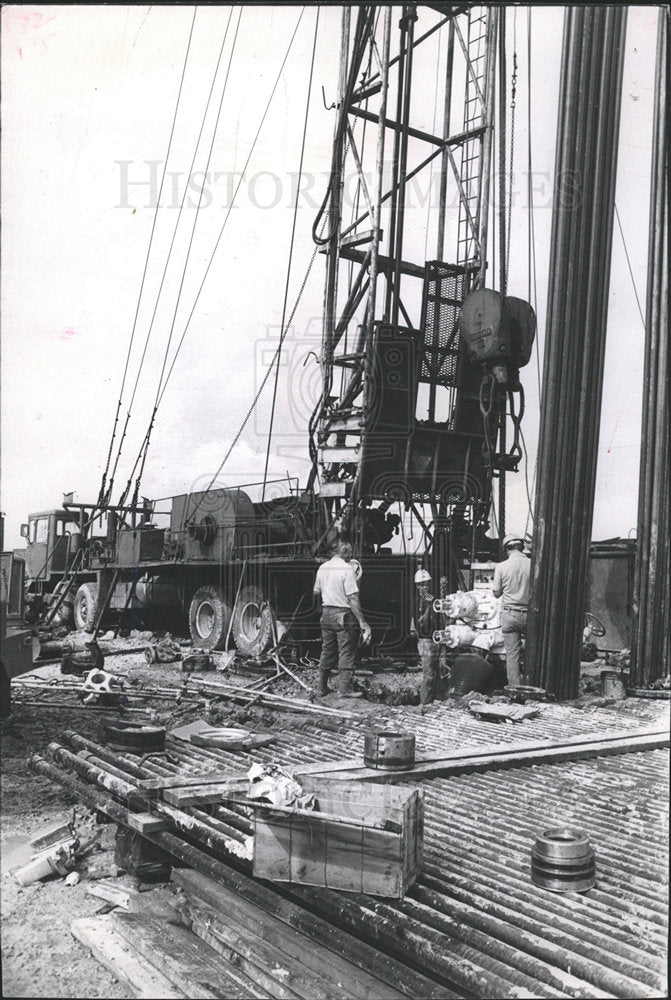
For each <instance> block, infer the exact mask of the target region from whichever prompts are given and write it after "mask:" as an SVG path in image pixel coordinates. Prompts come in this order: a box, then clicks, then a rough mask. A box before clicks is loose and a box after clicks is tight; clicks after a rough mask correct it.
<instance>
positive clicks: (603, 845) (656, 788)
mask: <svg viewBox="0 0 671 1000" xmlns="http://www.w3.org/2000/svg"><path fill="white" fill-rule="evenodd" d="M68 742H70V743H71V745H72V746H77V747H81V748H84V749H87V750H89V751H90V754H91V756H89V757H88V760H83V761H82V762H81V763H80V765H79V768H80V774H81V775H82V776H84V775H86V777H87V778H88V780H92V779H93V780H95V782H96V785H98V786H101V787H104V788H108V787H113V788H115V789H116V791H117V793H122V792H123V791H124V788H123V786H120V785H113V786H109V785H107V784H106V783H105V782H106V781H108V780H109V781H113V782H114V781H118V780H125V781H126V783H127V784H128V785H135V787H136V782H137V780H138V779H140V778H141V777H150V776H152V775H155V774H159V773H161V771H165V770H173V773H174V768H175V765H172V768H169V767H167V765H166V766H164V765H163V764H161V763H159V762H158V761H156V760H147V761H146V762H145V763H143V764H141V765H137V764H133V763H132V762H130V761H124V762H123V763H120V762H118V760H117V758H116V756H115V755H112V754H109V751H105V750H104V748H98V747H97V746H96V744H92V743H91V741H86V742H85V741H83V739H82V738H81V737H78V738H74V739H73V737H70V738H69V740H68ZM105 753H107V754H108V755H109V758H110V761H109V762H110V764H111V765H112V768H114V767H117V768H118V769H119V770H121V771H125V772H126V778H125V779H119V778H118V776H117V775H115V774H114V773H113V772H112V770H111V769H110V770H109V773H108V776H107V778H106V779H104V780H101V778H100V776H99V775H97V774H96V773H95V771H91V770H89V771H86V770H85V768H87V767H88V768H91V766H92V759H93V758H96V757H97V758H98V759H99V760H100V759H102V757H103V754H105ZM54 756H55V757H56V759H57V760H60V763H61V764H62V765H65V764H67V763H68V758H67V757H66V756H65V755H63V754H62V753H60V754H54ZM184 756H185V757H188V756H189V755H188V754H185V755H184ZM631 758H632V761H631V764H630V763H629V762H628V763H627V765H625V764H623V762H622V760H621V759H619V758H606V759H604V760H602V761H595V762H590V761H585V762H581V763H580V764H576V763H566V764H560V765H551V766H548V765H545V766H543V767H536V766H534V767H527V768H516V769H515V770H514V771H511V772H497V773H495V774H494V773H491V774H484V775H482V774H479V775H469V776H464V777H462V778H459V779H451V780H449V781H447V780H444V779H439V780H434V781H430V782H425V783H424V787H425V789H426V790H427V811H426V834H425V866H424V873H423V874H422V876H421V877H420V879H419V881H418V883H417V884H416V885H415V886H414V887H413V889H412V890H411V892H410V894H409V895H408V896H407V897H406V899H405V900H404V901H403V903H395V902H394V903H386V902H385V903H382V902H379V901H377V900H375V899H372V898H371V897H363V896H358V895H350V894H341V893H334V892H331V891H329V890H322V889H312V888H309V889H308V888H302V887H300V886H286V885H282V884H279V885H276V886H275V889H276V894H277V896H278V897H282V898H283V899H288V900H291V901H293V902H294V903H297V904H301V905H304V906H305V908H306V909H307V910H309V911H310V912H311V913H314V914H316V915H318V916H321V917H322V918H324V919H326V920H328V921H330V922H331V923H332V924H334V925H336V926H337V927H340V928H341V929H344V930H348V931H349V932H350V933H352V934H354V935H356V936H357V937H358V938H359V939H360V940H365V941H367V942H369V943H372V944H374V945H375V946H376V947H377V948H378V949H379V950H380V951H381V952H383V953H386V954H389V955H393V956H395V957H396V958H398V959H400V960H402V961H405V962H407V963H408V964H410V965H412V966H413V967H414V968H420V969H421V970H422V972H423V973H424V974H429V975H431V976H433V977H434V978H435V979H436V980H437V981H439V982H441V983H446V984H449V985H450V986H451V987H452V988H454V989H455V990H456V993H457V995H460V996H463V995H465V993H467V994H468V995H474V996H491V995H496V996H502V997H507V996H519V994H520V991H525V992H526V994H527V995H533V996H538V997H544V996H575V995H583V996H584V995H588V996H595V997H598V996H613V995H615V996H627V997H633V996H642V995H646V996H655V995H662V994H661V992H660V990H659V986H660V981H661V976H662V973H660V971H659V956H660V954H662V953H663V952H664V940H665V939H664V937H663V933H664V920H665V918H666V912H665V908H664V902H663V900H664V888H663V885H662V882H663V879H664V873H663V870H662V868H661V867H660V865H661V861H660V860H659V858H658V857H657V856H658V855H659V853H660V848H659V843H660V839H659V824H658V823H656V818H658V817H659V815H660V813H661V812H662V811H663V801H662V797H661V794H660V789H661V788H662V787H663V782H664V768H665V766H666V762H667V759H668V754H666V753H664V752H662V751H654V752H648V753H645V754H633V755H631ZM115 760H116V761H117V763H114V761H115ZM70 763H71V762H70ZM211 763H213V764H214V763H216V758H214V759H213V760H212V761H211ZM50 767H51V765H48V764H47V763H46V762H42V764H41V765H40V766H37V767H36V769H37V770H38V771H39V770H42V773H50V772H49V770H48V769H49V768H50ZM632 768H633V770H634V772H635V774H636V776H637V778H640V781H636V782H635V783H632V779H631V778H629V783H627V776H628V775H629V774H630V773H631V771H632ZM131 772H133V773H131ZM51 773H52V776H53V777H55V778H56V780H57V781H60V782H61V783H63V784H65V785H66V787H70V789H71V790H75V788H73V786H72V781H73V779H72V776H71V775H70V774H68V773H66V772H65V770H64V768H63V767H58V768H53V769H52V772H51ZM74 780H75V781H78V779H74ZM68 782H69V783H70V784H68ZM80 785H81V783H80ZM558 788H559V789H560V791H561V794H560V795H558V794H557V789H558ZM76 791H77V793H83V794H84V797H86V796H89V797H90V796H93V797H97V796H101V794H102V793H101V791H100V788H93V787H92V786H90V785H81V787H79V788H78V789H77V790H76ZM89 801H90V799H89ZM107 805H108V808H109V809H111V810H112V811H114V810H115V809H116V810H117V813H116V815H115V816H114V818H116V819H117V820H118V821H121V822H123V815H122V814H120V813H119V812H118V809H119V808H123V806H117V805H116V804H114V803H112V804H110V799H109V796H107ZM552 809H554V810H555V813H554V814H553V813H552V812H551V810H552ZM632 810H634V814H633V818H632V819H630V820H629V823H628V824H627V821H626V820H624V821H623V822H622V823H620V822H618V821H617V818H614V817H618V816H621V815H629V814H630V813H631V811H632ZM157 811H158V810H157ZM557 811H559V814H557ZM565 811H570V817H571V821H572V822H574V823H576V824H579V825H580V826H581V827H584V828H585V829H586V830H587V831H588V832H589V833H590V836H591V838H592V840H593V842H594V843H595V845H596V847H597V879H598V881H597V887H596V889H594V890H591V891H590V892H589V894H586V895H585V896H580V895H576V894H572V895H571V897H570V898H564V897H557V896H555V895H553V894H550V893H547V892H544V891H543V890H540V889H538V888H537V887H535V886H533V884H532V882H531V879H530V872H529V850H530V846H531V844H532V843H533V838H534V836H535V834H536V832H537V831H538V830H539V829H542V828H544V827H546V826H547V825H553V824H554V823H556V822H558V821H560V820H561V819H562V818H563V813H564V812H565ZM160 812H161V813H162V814H164V815H174V816H175V818H176V819H177V820H180V821H181V824H182V826H181V827H180V826H179V823H178V829H180V831H181V832H183V834H184V836H186V837H188V838H189V840H191V841H195V842H196V843H198V844H202V845H204V846H206V847H207V848H208V849H209V850H212V851H214V852H215V853H216V854H218V855H219V856H221V854H222V849H221V846H220V845H221V844H222V841H224V842H227V843H228V844H229V845H230V841H231V840H233V839H235V837H234V833H233V831H238V832H239V834H242V836H243V837H244V835H245V834H244V830H249V822H248V821H247V820H246V819H245V818H244V817H241V816H240V815H239V814H235V810H229V811H228V812H227V811H226V809H225V808H222V810H217V812H216V814H215V815H214V816H209V815H208V814H207V813H205V812H204V811H203V810H197V809H190V810H187V809H184V810H169V808H168V809H165V810H163V809H161V810H160ZM625 825H626V826H625ZM623 827H625V832H624V834H623ZM148 839H151V840H154V841H155V842H156V843H160V844H161V846H164V847H166V848H167V849H168V850H169V851H170V852H171V853H173V854H174V855H175V856H176V857H179V858H181V859H182V860H185V861H187V863H189V864H191V865H193V866H194V867H196V868H197V869H198V870H200V871H202V872H204V873H205V874H208V875H210V876H213V877H215V878H217V877H221V876H222V873H225V866H220V865H219V862H217V861H215V860H214V859H212V858H210V857H206V856H205V855H203V854H202V852H201V851H199V849H198V848H197V847H195V846H194V844H193V843H187V842H186V841H185V840H183V839H182V838H181V837H175V836H174V835H171V834H156V835H155V836H152V837H150V838H148ZM661 842H662V843H663V842H665V841H664V839H663V838H662V841H661ZM662 867H663V866H662Z"/></svg>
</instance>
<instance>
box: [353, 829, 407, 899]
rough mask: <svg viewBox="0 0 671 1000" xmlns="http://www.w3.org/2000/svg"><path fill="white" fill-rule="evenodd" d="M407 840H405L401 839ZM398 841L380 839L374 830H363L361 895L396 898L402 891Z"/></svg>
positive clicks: (397, 839) (399, 842) (400, 857)
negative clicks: (363, 893)
mask: <svg viewBox="0 0 671 1000" xmlns="http://www.w3.org/2000/svg"><path fill="white" fill-rule="evenodd" d="M404 839H405V840H407V836H406V838H404ZM404 839H402V838H401V837H395V838H393V839H392V838H390V837H380V834H379V831H378V830H364V832H363V845H362V850H363V857H362V867H361V891H362V892H368V893H370V894H371V895H373V896H394V897H395V898H397V899H398V898H400V896H401V893H402V889H403V867H404V866H403V846H404Z"/></svg>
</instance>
